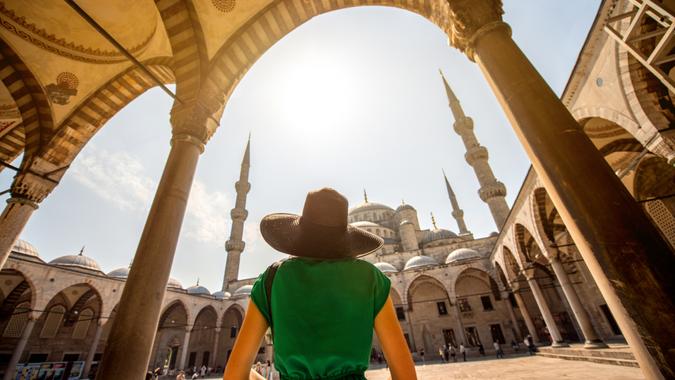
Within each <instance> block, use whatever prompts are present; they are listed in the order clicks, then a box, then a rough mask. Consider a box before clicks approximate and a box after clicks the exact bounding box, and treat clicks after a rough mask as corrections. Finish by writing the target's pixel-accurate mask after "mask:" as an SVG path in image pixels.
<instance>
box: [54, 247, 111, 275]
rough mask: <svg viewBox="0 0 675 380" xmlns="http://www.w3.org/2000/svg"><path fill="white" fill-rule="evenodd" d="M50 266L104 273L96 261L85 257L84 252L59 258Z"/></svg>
mask: <svg viewBox="0 0 675 380" xmlns="http://www.w3.org/2000/svg"><path fill="white" fill-rule="evenodd" d="M49 264H52V265H58V266H60V267H72V268H80V269H87V270H93V271H97V272H103V271H102V270H101V267H100V266H99V265H98V263H97V262H96V260H94V259H92V258H91V257H89V256H85V255H84V254H83V253H82V251H80V253H79V254H78V255H66V256H61V257H57V258H55V259H54V260H52V261H50V262H49Z"/></svg>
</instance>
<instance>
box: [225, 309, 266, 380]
mask: <svg viewBox="0 0 675 380" xmlns="http://www.w3.org/2000/svg"><path fill="white" fill-rule="evenodd" d="M265 332H267V321H266V320H265V317H263V315H262V314H261V313H260V310H258V307H257V306H256V305H255V303H253V301H249V303H248V310H247V311H246V316H245V317H244V323H243V324H242V326H241V331H239V336H238V337H237V340H236V341H235V342H234V347H233V348H232V353H231V354H230V358H229V360H228V361H227V366H226V367H225V374H223V379H225V380H254V379H262V380H264V379H265V378H264V377H262V376H260V375H259V374H257V373H256V372H255V371H253V370H252V369H251V366H252V365H253V361H254V360H255V356H256V354H257V353H258V348H259V347H260V342H261V341H262V338H263V336H264V335H265Z"/></svg>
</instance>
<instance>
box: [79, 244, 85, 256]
mask: <svg viewBox="0 0 675 380" xmlns="http://www.w3.org/2000/svg"><path fill="white" fill-rule="evenodd" d="M83 253H84V246H82V249H80V254H79V256H82V254H83Z"/></svg>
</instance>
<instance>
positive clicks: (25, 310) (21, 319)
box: [2, 302, 31, 338]
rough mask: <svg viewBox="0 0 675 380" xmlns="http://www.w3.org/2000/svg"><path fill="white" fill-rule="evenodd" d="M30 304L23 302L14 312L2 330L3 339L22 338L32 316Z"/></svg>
mask: <svg viewBox="0 0 675 380" xmlns="http://www.w3.org/2000/svg"><path fill="white" fill-rule="evenodd" d="M30 311H31V310H30V303H29V302H22V303H20V304H19V305H17V306H16V308H14V310H12V314H11V316H10V318H9V320H8V321H7V324H5V327H4V329H3V330H2V337H3V338H21V335H22V334H23V329H24V328H25V327H26V324H27V323H28V316H29V315H30Z"/></svg>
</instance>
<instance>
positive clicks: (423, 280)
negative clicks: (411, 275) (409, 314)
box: [406, 274, 452, 310]
mask: <svg viewBox="0 0 675 380" xmlns="http://www.w3.org/2000/svg"><path fill="white" fill-rule="evenodd" d="M423 287H426V288H427V289H426V290H425V292H423V293H425V295H426V296H428V297H424V299H423V300H418V301H414V300H413V296H414V293H416V292H417V291H419V290H420V289H421V288H423ZM429 287H431V288H432V289H434V288H435V289H438V290H440V291H441V292H442V296H441V297H440V298H439V297H436V298H434V296H433V295H432V294H433V293H434V291H433V290H432V289H429ZM430 290H431V291H430ZM443 300H446V301H447V302H448V306H450V305H452V302H451V301H450V296H449V295H448V291H447V289H446V288H445V286H443V283H441V282H440V281H439V280H437V279H435V278H433V277H431V276H429V275H426V274H421V275H419V276H417V277H415V279H414V280H412V281H411V282H410V284H409V285H408V288H407V290H406V301H407V303H408V310H413V304H414V303H415V302H431V301H443Z"/></svg>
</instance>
